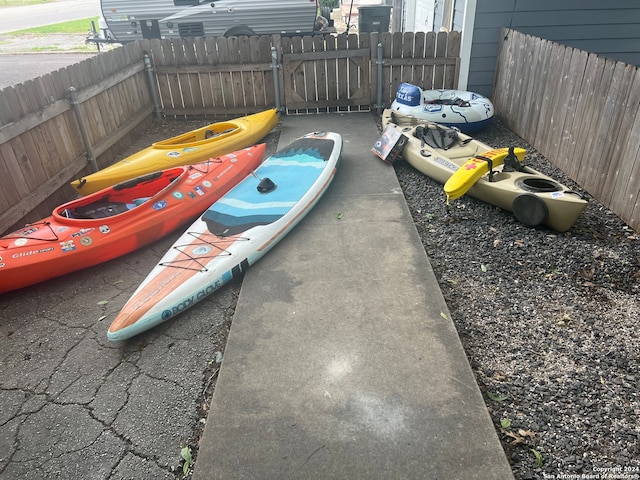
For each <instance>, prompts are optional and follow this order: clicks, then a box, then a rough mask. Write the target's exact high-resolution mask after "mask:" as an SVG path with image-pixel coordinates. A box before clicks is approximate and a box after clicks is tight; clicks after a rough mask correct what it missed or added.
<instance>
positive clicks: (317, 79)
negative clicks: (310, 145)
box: [282, 35, 371, 114]
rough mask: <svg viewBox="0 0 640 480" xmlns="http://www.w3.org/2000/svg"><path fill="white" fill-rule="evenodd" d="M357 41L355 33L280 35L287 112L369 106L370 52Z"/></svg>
mask: <svg viewBox="0 0 640 480" xmlns="http://www.w3.org/2000/svg"><path fill="white" fill-rule="evenodd" d="M357 42H358V39H357V37H356V36H355V35H354V36H349V37H347V36H339V37H337V38H336V37H329V38H323V37H303V38H300V37H294V38H291V39H287V41H284V39H283V45H282V46H283V49H282V51H283V54H282V70H283V77H284V78H283V81H284V94H285V96H284V102H283V103H284V105H285V110H286V113H287V114H293V113H318V112H339V111H344V112H350V111H369V110H370V108H371V71H370V70H371V67H370V65H371V52H370V49H369V48H358V45H357Z"/></svg>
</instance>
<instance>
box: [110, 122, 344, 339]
mask: <svg viewBox="0 0 640 480" xmlns="http://www.w3.org/2000/svg"><path fill="white" fill-rule="evenodd" d="M341 153H342V137H341V136H340V135H339V134H337V133H332V132H314V133H309V134H307V135H305V136H303V137H301V138H299V139H297V140H295V141H294V142H292V143H291V144H290V145H288V146H287V147H285V148H283V149H280V150H279V151H278V152H276V153H275V154H274V155H273V156H271V157H269V158H268V159H266V160H265V161H264V162H263V163H262V164H261V165H260V167H258V169H257V170H255V172H254V173H253V174H252V175H249V176H248V177H246V178H245V179H244V180H243V181H241V182H240V183H239V184H238V185H236V186H235V187H234V188H233V189H231V190H230V191H229V192H228V193H227V194H225V195H224V196H222V197H221V198H220V199H219V200H217V201H216V202H215V203H213V204H212V205H211V206H210V207H209V208H208V209H207V210H206V211H205V212H204V213H203V214H202V215H201V216H200V217H199V218H198V219H197V220H196V221H195V222H194V223H193V224H192V225H191V227H190V228H188V229H187V230H186V231H185V232H184V234H183V235H182V236H181V237H180V238H178V240H176V242H175V243H174V244H173V246H172V247H171V248H170V249H169V250H168V251H167V253H166V254H165V255H164V256H163V257H162V259H161V260H160V261H159V263H158V264H157V265H156V266H155V267H154V268H153V270H152V271H151V272H150V273H149V275H148V276H147V278H146V279H145V280H144V281H143V282H142V283H141V284H140V286H139V287H138V289H137V290H136V291H135V292H134V293H133V295H132V296H131V298H130V299H129V300H128V302H127V303H126V304H125V306H124V307H123V308H122V310H121V311H120V313H119V314H118V315H117V316H116V318H115V319H114V320H113V322H112V324H111V326H110V327H109V330H108V332H107V338H108V339H109V340H111V341H121V340H126V339H128V338H131V337H132V336H134V335H137V334H139V333H142V332H144V331H146V330H148V329H150V328H152V327H154V326H156V325H159V324H160V323H163V322H165V321H167V320H170V319H172V318H173V317H175V316H176V315H178V314H179V313H181V312H183V311H184V310H186V309H188V308H190V307H192V306H193V305H195V304H196V303H197V302H199V301H200V300H202V299H204V298H205V297H207V296H208V295H210V294H212V293H213V292H215V291H216V290H217V289H219V288H220V287H222V286H223V285H224V284H225V283H227V282H229V281H230V280H231V279H233V278H236V277H239V276H241V275H242V274H243V273H244V271H245V270H246V269H247V268H248V267H249V266H250V265H253V264H254V263H255V262H257V261H258V260H259V259H260V258H261V257H262V256H264V255H265V254H266V253H267V252H268V251H269V250H270V249H271V248H272V247H273V246H275V245H276V244H277V243H278V241H279V240H281V239H282V238H283V237H284V236H285V235H286V234H287V233H288V232H289V231H290V230H291V229H292V228H293V227H294V226H295V225H297V224H298V222H300V221H301V220H302V219H303V218H304V217H305V216H306V214H307V213H308V212H309V211H310V210H311V208H312V207H313V206H314V205H315V204H316V203H317V202H318V200H319V199H320V198H321V197H322V195H323V194H324V192H325V191H326V190H327V188H328V186H329V185H330V183H331V181H332V180H333V178H334V176H335V173H336V171H337V166H338V163H339V160H340V157H341Z"/></svg>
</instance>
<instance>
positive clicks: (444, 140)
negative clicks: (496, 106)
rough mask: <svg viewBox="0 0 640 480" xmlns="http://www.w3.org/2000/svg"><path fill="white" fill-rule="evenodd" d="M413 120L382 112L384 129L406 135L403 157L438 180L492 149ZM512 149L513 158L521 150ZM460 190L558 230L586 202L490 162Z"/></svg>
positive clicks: (536, 175)
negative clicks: (470, 182)
mask: <svg viewBox="0 0 640 480" xmlns="http://www.w3.org/2000/svg"><path fill="white" fill-rule="evenodd" d="M413 120H415V119H412V118H411V119H408V118H406V117H402V116H398V114H397V113H395V112H393V111H391V110H389V109H386V110H385V111H384V112H383V114H382V124H383V128H384V127H386V126H387V125H392V126H393V127H394V128H396V129H397V130H398V131H400V132H401V133H402V134H403V135H405V136H406V137H407V138H408V142H407V144H406V146H405V147H404V150H403V152H402V156H403V158H404V159H405V160H406V161H407V162H408V163H409V164H410V165H411V166H413V167H414V168H415V169H417V170H419V171H420V172H422V173H424V174H425V175H427V176H429V177H431V178H433V179H434V180H436V181H438V182H440V183H442V184H446V183H447V181H448V180H449V179H450V178H451V177H452V176H453V175H454V173H456V171H457V170H458V169H459V168H461V167H462V166H463V165H465V164H467V163H468V162H469V161H470V160H471V159H472V158H474V157H478V156H480V157H482V155H483V154H484V153H487V152H491V151H493V150H494V148H493V147H491V146H489V145H487V144H485V143H483V142H480V141H478V140H475V139H473V138H471V137H469V136H468V135H465V134H464V133H461V132H458V131H455V130H453V129H450V128H447V127H443V126H439V125H435V124H425V123H423V124H420V123H418V124H416V122H415V121H413ZM452 130H453V131H452ZM445 144H450V145H445ZM434 145H435V146H434ZM439 146H440V147H444V148H438V147H439ZM515 150H516V152H515V153H516V157H518V156H519V155H518V154H519V153H520V152H518V149H515ZM520 150H521V149H520ZM503 158H505V157H503ZM518 160H520V159H518ZM505 161H506V160H505ZM498 163H501V162H498ZM517 163H520V161H518V162H517ZM467 187H469V188H468V189H467ZM465 189H466V194H467V195H471V196H472V197H475V198H478V199H480V200H482V201H485V202H487V203H490V204H492V205H496V206H497V207H500V208H502V209H504V210H508V211H510V212H513V214H514V215H515V217H516V218H517V219H518V220H519V221H520V222H522V223H523V224H524V225H526V226H528V227H535V226H538V225H542V224H544V225H547V226H549V227H551V228H553V229H554V230H557V231H559V232H565V231H567V230H569V229H570V228H571V226H572V225H573V224H574V223H575V221H576V220H577V219H578V217H579V216H580V214H581V213H582V212H583V211H584V209H585V207H586V206H587V201H586V200H585V199H584V198H582V196H581V195H579V194H578V193H577V192H574V191H572V190H571V189H569V188H568V187H567V186H565V185H562V184H561V183H559V182H557V181H556V180H554V179H552V178H551V177H548V176H546V175H544V174H543V173H540V172H538V171H537V170H534V169H533V168H531V167H527V166H524V165H522V164H520V165H516V166H515V167H510V168H509V167H505V165H504V164H500V165H494V166H492V168H491V169H487V173H485V174H483V175H481V176H478V178H475V179H474V182H473V183H472V186H469V185H467V186H465Z"/></svg>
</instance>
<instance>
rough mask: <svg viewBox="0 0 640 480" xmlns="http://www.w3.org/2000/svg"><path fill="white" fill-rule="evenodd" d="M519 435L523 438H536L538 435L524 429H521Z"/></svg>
mask: <svg viewBox="0 0 640 480" xmlns="http://www.w3.org/2000/svg"><path fill="white" fill-rule="evenodd" d="M518 433H519V434H520V435H522V436H523V437H530V438H533V437H535V436H536V434H535V433H534V432H532V431H531V430H523V429H519V430H518Z"/></svg>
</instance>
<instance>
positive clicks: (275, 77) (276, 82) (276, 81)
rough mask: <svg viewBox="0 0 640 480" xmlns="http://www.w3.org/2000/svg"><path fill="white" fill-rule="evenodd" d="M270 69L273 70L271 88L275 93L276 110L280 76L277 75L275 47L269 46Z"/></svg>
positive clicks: (278, 105) (278, 106)
mask: <svg viewBox="0 0 640 480" xmlns="http://www.w3.org/2000/svg"><path fill="white" fill-rule="evenodd" d="M271 70H272V71H273V88H274V90H275V92H274V93H275V94H276V110H277V111H280V76H279V75H278V54H277V52H276V47H271Z"/></svg>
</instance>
